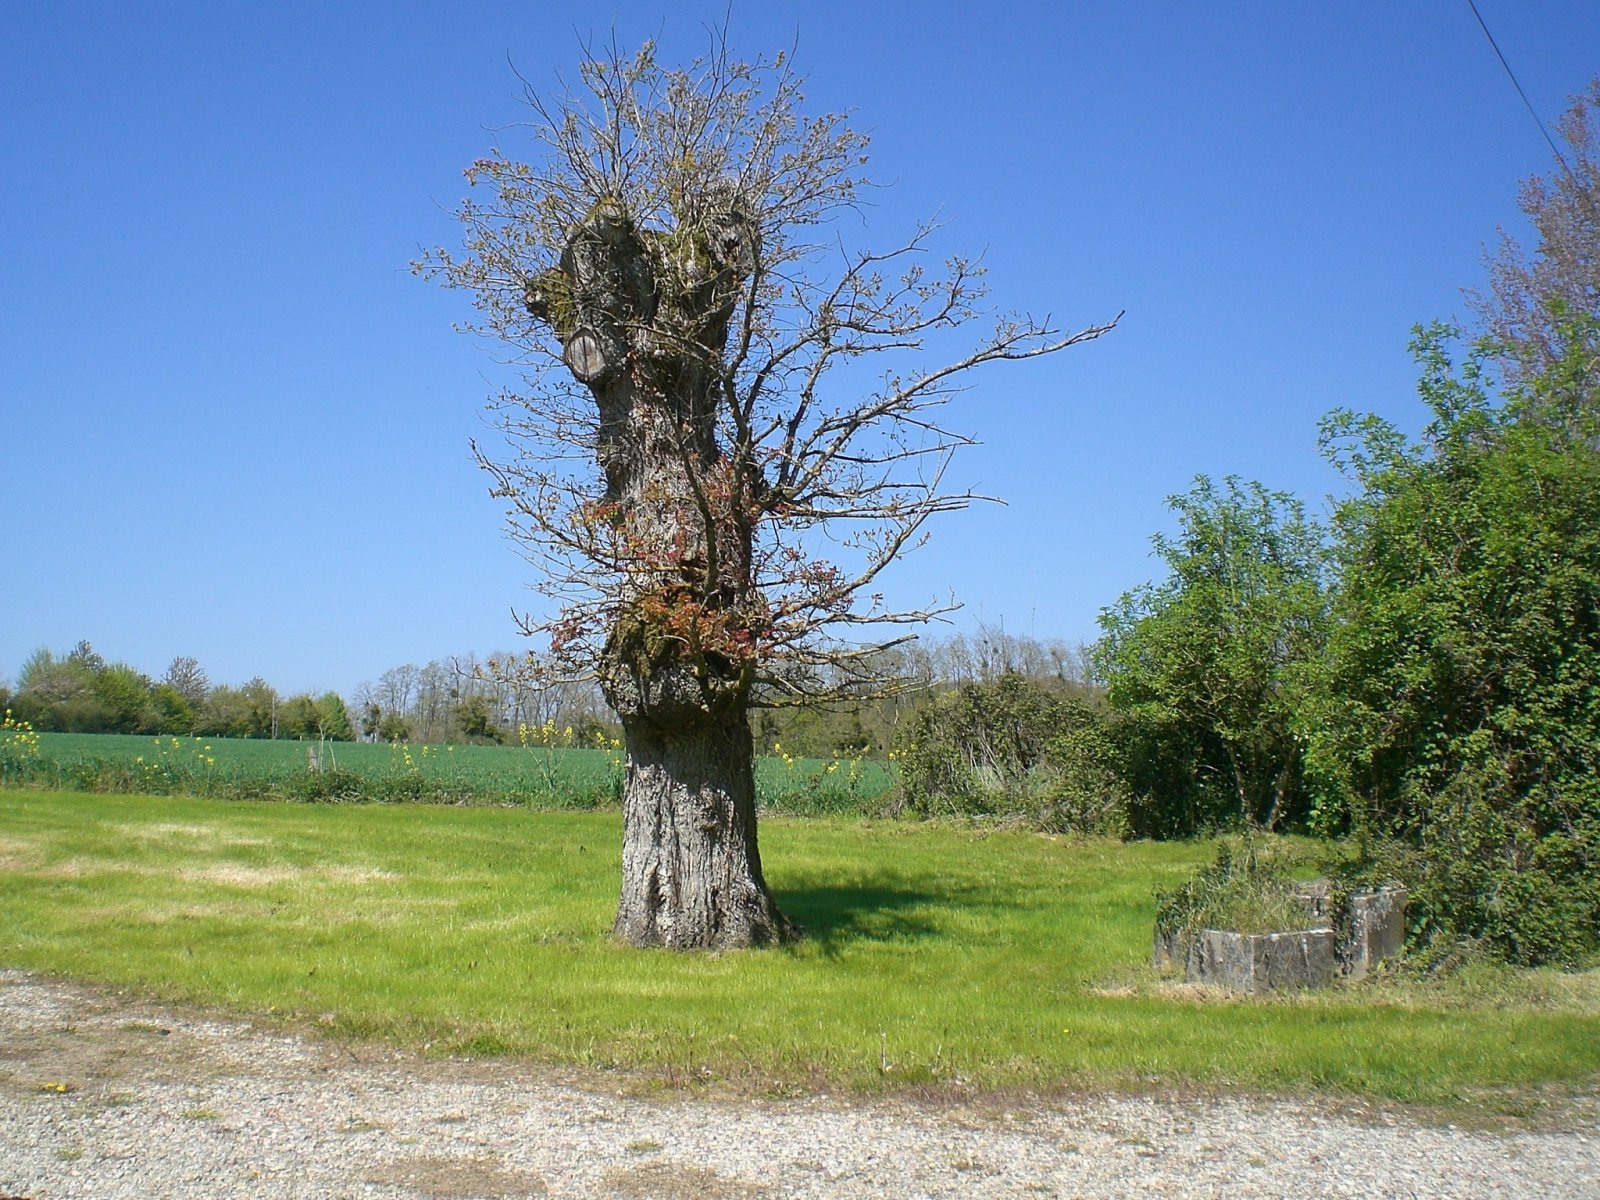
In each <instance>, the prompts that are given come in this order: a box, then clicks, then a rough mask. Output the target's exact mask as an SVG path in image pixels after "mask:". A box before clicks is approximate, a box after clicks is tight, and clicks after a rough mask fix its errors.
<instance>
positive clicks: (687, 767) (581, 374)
mask: <svg viewBox="0 0 1600 1200" xmlns="http://www.w3.org/2000/svg"><path fill="white" fill-rule="evenodd" d="M753 236H754V235H753V233H752V232H751V231H750V230H749V229H748V228H747V227H746V226H745V225H744V224H743V223H742V221H741V219H740V217H739V214H738V211H737V209H736V207H732V206H730V207H728V208H727V209H725V210H724V211H721V212H719V213H712V214H710V215H709V216H702V223H701V224H699V225H697V226H690V227H688V228H682V229H680V230H679V231H678V232H677V233H675V234H673V235H671V236H667V235H663V234H659V233H650V232H645V231H641V230H639V229H638V228H637V227H636V226H635V225H634V223H633V222H632V220H631V219H630V217H629V215H628V214H627V213H626V212H625V211H623V210H622V208H621V207H620V206H619V205H617V204H615V203H613V202H609V201H608V202H603V203H601V204H598V205H596V206H595V208H594V210H593V211H592V212H591V213H590V214H589V216H588V218H587V219H586V220H585V221H584V222H583V223H582V224H581V225H580V226H579V227H578V228H577V229H576V230H574V231H573V234H572V237H571V240H570V241H569V242H568V245H567V248H566V252H565V253H564V254H563V255H562V258H561V265H560V268H559V269H558V270H556V271H553V272H549V273H547V274H546V275H545V276H543V277H541V278H539V279H536V280H534V281H532V282H531V284H530V286H529V289H528V297H527V301H528V307H529V309H530V310H531V311H533V312H534V313H535V314H536V315H539V316H541V317H542V318H543V319H546V320H548V321H550V323H551V324H552V325H553V327H554V328H555V329H556V331H557V332H558V333H559V334H560V335H561V336H562V339H563V344H564V349H565V354H564V357H565V361H566V363H567V366H568V367H569V368H570V369H571V371H572V373H573V375H574V377H575V378H577V379H578V380H579V381H580V382H581V383H583V384H584V385H585V386H587V387H588V389H589V391H590V392H591V393H592V394H593V396H594V398H595V403H596V407H597V409H598V414H599V424H598V439H597V442H596V446H595V451H596V455H597V457H598V459H599V463H600V466H601V468H602V470H603V471H604V472H605V477H606V496H605V501H606V512H607V515H606V518H605V519H606V520H609V521H611V522H613V523H614V526H613V527H614V528H615V529H617V530H618V531H619V536H620V538H621V543H622V545H623V547H624V548H623V551H622V555H623V561H624V564H625V565H624V566H623V568H622V569H623V570H624V572H625V576H626V579H625V584H624V587H623V590H622V593H621V594H620V595H619V597H618V603H617V606H616V609H615V618H614V624H613V627H612V629H611V631H610V634H609V636H608V638H607V641H606V645H605V650H604V653H603V655H602V659H601V662H600V664H599V676H600V682H601V686H602V688H603V689H604V691H605V694H606V699H607V701H608V702H609V703H610V704H611V706H612V707H613V708H614V709H615V710H616V711H617V715H618V716H619V717H620V718H621V719H622V726H623V731H624V735H625V746H626V750H627V758H628V766H627V777H626V782H625V785H624V788H623V802H622V803H623V827H624V828H623V853H622V896H621V902H620V904H619V906H618V910H617V920H616V926H615V930H616V933H617V936H619V937H620V938H622V939H623V940H625V941H627V942H629V943H631V944H633V945H636V946H670V947H675V948H689V947H716V948H725V947H732V946H750V945H760V944H763V943H767V942H772V941H776V940H779V939H780V938H782V937H783V936H785V935H786V934H787V933H788V932H789V926H788V924H787V922H785V920H784V919H783V917H782V915H781V914H780V913H779V912H778V908H777V905H776V904H775V903H774V902H773V899H772V894H771V892H770V891H769V890H768V889H767V885H766V882H765V880H764V879H763V878H762V875H761V855H760V852H759V851H758V850H757V848H756V809H755V784H754V763H753V747H752V744H751V738H750V730H749V706H748V701H749V692H750V686H751V682H752V680H753V678H754V676H753V671H752V669H751V664H750V663H749V662H748V661H742V660H741V657H740V653H739V647H740V646H741V645H744V644H745V643H743V642H739V641H738V640H737V637H736V635H743V634H745V633H747V632H748V628H749V626H748V622H747V620H746V615H747V614H748V613H749V612H751V611H757V612H759V611H760V603H761V602H760V597H759V593H758V592H756V590H755V588H754V585H753V583H752V580H751V570H750V563H751V554H752V541H753V532H752V527H751V524H750V517H749V505H748V503H747V499H746V498H747V496H748V492H749V489H750V488H751V487H752V486H753V484H752V478H753V477H752V476H750V474H749V473H748V472H747V471H746V470H744V469H743V467H742V466H741V467H740V468H738V469H734V468H729V466H728V464H727V463H726V461H725V459H724V458H723V452H722V448H721V446H719V445H718V442H717V424H716V414H717V408H718V404H719V402H720V400H721V392H720V390H719V389H720V386H721V383H722V360H721V355H722V353H723V349H724V346H725V344H726V342H727V335H728V320H729V316H730V314H731V312H732V310H733V303H734V299H735V297H736V296H737V295H738V290H739V285H740V282H741V280H742V279H743V278H744V277H745V276H746V275H747V274H748V271H749V270H750V269H751V266H750V265H751V263H752V262H753V251H752V248H751V246H750V245H749V244H748V240H749V239H750V238H752V237H753Z"/></svg>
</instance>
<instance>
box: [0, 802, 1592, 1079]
mask: <svg viewBox="0 0 1600 1200" xmlns="http://www.w3.org/2000/svg"><path fill="white" fill-rule="evenodd" d="M619 838H620V820H619V818H618V817H617V816H616V815H615V814H614V813H560V812H528V811H521V810H505V809H487V808H423V807H380V806H371V805H342V806H308V805H284V804H273V803H255V802H242V801H232V802H221V801H213V800H203V799H192V798H189V799H186V798H152V797H139V796H100V795H95V796H89V795H76V794H68V793H31V792H20V791H0V914H3V919H0V964H4V965H6V966H10V967H18V968H23V969H27V970H33V971H40V972H46V973H50V974H56V975H61V976H66V977H71V978H77V979H83V980H91V981H100V982H106V983H112V984H117V985H125V986H128V987H132V988H136V989H138V990H139V991H141V992H143V993H145V994H148V995H151V996H154V997H157V998H161V999H164V1000H169V1001H178V1002H194V1003H199V1004H203V1005H208V1006H217V1007H221V1008H226V1009H229V1010H234V1011H238V1012H241V1013H248V1014H275V1015H278V1016H282V1017H286V1018H295V1019H303V1020H305V1021H309V1022H312V1023H317V1024H320V1025H322V1026H324V1027H327V1028H329V1029H331V1030H333V1031H336V1032H341V1033H344V1034H347V1035H354V1036H359V1037H364V1038H380V1039H388V1040H392V1041H394V1042H397V1043H400V1044H403V1045H406V1046H410V1047H414V1048H428V1049H430V1050H432V1051H434V1052H440V1053H471V1054H510V1055H519V1056H526V1057H529V1058H532V1059H535V1060H540V1061H545V1062H551V1063H563V1064H584V1065H593V1066H602V1067H620V1068H626V1069H635V1070H642V1071H644V1072H646V1074H647V1075H649V1076H650V1077H655V1078H666V1079H676V1080H697V1079H714V1080H720V1081H729V1082H731V1083H733V1084H734V1085H736V1086H739V1087H753V1088H755V1089H758V1090H771V1091H784V1090H789V1089H794V1088H808V1087H814V1086H819V1085H825V1086H837V1087H846V1088H852V1089H866V1090H872V1089H877V1088H882V1087H885V1086H889V1087H893V1086H896V1085H900V1084H935V1085H938V1084H945V1083H960V1084H966V1085H970V1086H974V1087H980V1088H1003V1087H1015V1086H1021V1087H1027V1088H1045V1089H1053V1088H1062V1087H1065V1088H1074V1087H1103V1086H1112V1087H1119V1088H1143V1087H1149V1086H1188V1085H1199V1086H1204V1087H1229V1088H1233V1087H1242V1088H1249V1089H1262V1090H1269V1091H1271V1090H1281V1089H1291V1090H1295V1089H1305V1088H1334V1089H1341V1090H1345V1091H1349V1092H1354V1093H1361V1094H1366V1095H1372V1096H1379V1097H1386V1098H1396V1099H1405V1100H1419V1101H1427V1102H1432V1103H1463V1102H1464V1103H1478V1102H1481V1097H1482V1096H1484V1095H1485V1094H1492V1095H1496V1096H1500V1097H1506V1096H1521V1097H1526V1096H1528V1095H1532V1094H1534V1093H1535V1092H1536V1091H1537V1090H1538V1089H1539V1088H1541V1087H1543V1086H1545V1085H1552V1084H1554V1085H1558V1086H1561V1087H1565V1086H1578V1087H1584V1086H1590V1085H1591V1084H1592V1081H1593V1080H1594V1078H1595V1077H1596V1073H1597V1072H1600V1002H1597V1001H1600V992H1597V989H1596V986H1595V977H1594V976H1593V975H1592V974H1591V975H1588V976H1577V977H1572V976H1565V977H1563V976H1555V975H1543V974H1541V975H1518V976H1510V975H1505V974H1497V975H1495V976H1494V977H1493V979H1492V981H1491V982H1490V984H1489V985H1486V986H1485V985H1479V986H1464V985H1463V986H1452V987H1443V988H1434V987H1422V986H1419V985H1404V984H1380V985H1378V986H1367V985H1362V986H1357V987H1347V988H1340V989H1335V990H1333V991H1330V992H1326V993H1318V994H1307V995H1303V996H1299V997H1294V998H1289V999H1268V1000H1240V999H1229V998H1225V997H1221V996H1217V995H1207V994H1202V993H1199V992H1196V991H1194V990H1193V989H1187V988H1184V987H1183V986H1181V985H1175V984H1172V983H1170V982H1163V981H1161V980H1159V979H1157V977H1156V976H1155V975H1154V974H1153V972H1152V971H1151V970H1150V968H1149V967H1148V965H1147V964H1148V956H1149V947H1150V936H1151V922H1152V919H1153V915H1154V902H1153V898H1152V889H1153V888H1154V887H1155V886H1171V885H1172V884H1174V883H1176V882H1177V881H1179V880H1180V879H1181V878H1183V877H1185V876H1186V875H1187V874H1188V873H1189V872H1190V871H1191V870H1192V869H1193V868H1194V867H1195V866H1197V865H1199V864H1201V863H1203V862H1206V861H1209V860H1210V858H1211V848H1210V847H1209V846H1207V845H1202V844H1187V845H1172V844H1167V845H1161V844H1150V843H1133V844H1121V843H1115V842H1108V841H1089V842H1080V841H1073V840H1068V839H1060V840H1054V839H1050V838H1046V837H1040V836H1037V835H1033V834H1027V833H1000V832H993V833H989V834H987V835H982V834H978V833H975V832H973V831H971V830H968V829H959V828H950V827H937V826H926V825H910V824H901V823H894V822H873V823H867V822H862V821H859V820H857V821H847V820H835V819H794V818H784V819H774V820H769V821H766V822H764V824H763V826H762V848H763V856H764V859H765V862H766V867H767V874H768V877H769V880H770V881H771V883H772V885H773V887H774V889H775V890H776V892H777V893H778V896H779V900H780V903H781V904H782V905H783V907H784V908H785V909H786V910H787V911H788V912H789V913H790V914H792V915H793V916H794V917H795V918H796V919H797V920H798V921H799V922H800V923H801V924H802V925H804V926H805V928H806V931H807V937H806V939H805V940H804V941H802V942H800V943H798V944H796V945H794V946H790V947H785V948H781V949H776V950H765V951H749V952H737V953H724V954H716V955H711V954H673V953H667V952H659V951H640V950H633V949H629V948H626V947H622V946H619V945H616V944H614V943H613V942H612V941H611V940H610V939H609V937H608V927H609V923H610V919H611V915H612V909H613V905H614V903H615V893H616V888H617V879H618V851H617V847H618V842H619ZM1496 1102H1502V1103H1503V1102H1504V1101H1496ZM1519 1103H1520V1101H1519Z"/></svg>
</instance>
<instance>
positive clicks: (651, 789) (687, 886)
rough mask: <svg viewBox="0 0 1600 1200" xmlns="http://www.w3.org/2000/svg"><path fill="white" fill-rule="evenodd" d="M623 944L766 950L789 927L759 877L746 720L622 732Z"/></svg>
mask: <svg viewBox="0 0 1600 1200" xmlns="http://www.w3.org/2000/svg"><path fill="white" fill-rule="evenodd" d="M624 729H625V731H626V733H627V746H628V775H627V784H626V787H625V789H624V792H623V801H622V804H623V837H622V898H621V902H620V903H619V904H618V906H617V921H616V926H615V932H616V935H617V936H618V937H619V938H621V939H622V940H623V941H626V942H628V943H630V944H632V945H635V946H667V947H671V948H673V949H689V948H696V947H705V948H711V949H721V948H725V947H733V946H758V945H763V944H766V943H768V942H774V941H779V940H781V939H782V938H784V937H786V936H787V935H788V934H789V932H790V929H789V926H788V923H787V922H786V921H785V920H784V918H783V916H782V915H781V914H780V913H779V912H778V908H777V905H776V904H774V903H773V900H772V893H771V892H770V891H769V890H768V889H767V884H766V881H765V880H764V879H763V878H762V875H761V852H760V850H759V849H758V848H757V846H756V801H755V775H754V771H753V770H752V746H751V740H750V729H749V725H748V723H747V722H746V720H745V719H744V713H743V711H742V706H741V710H740V711H739V712H737V713H731V712H730V713H728V714H726V716H725V717H724V718H723V719H720V720H717V721H707V722H700V723H696V724H693V725H690V726H687V727H683V728H677V729H660V728H657V727H655V726H653V725H651V724H650V723H649V722H648V721H642V720H637V719H636V720H630V721H625V722H624Z"/></svg>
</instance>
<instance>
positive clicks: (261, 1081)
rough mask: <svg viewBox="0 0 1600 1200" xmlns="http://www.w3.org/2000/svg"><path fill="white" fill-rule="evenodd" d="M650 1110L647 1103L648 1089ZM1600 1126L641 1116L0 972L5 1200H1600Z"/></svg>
mask: <svg viewBox="0 0 1600 1200" xmlns="http://www.w3.org/2000/svg"><path fill="white" fill-rule="evenodd" d="M636 1090H637V1089H635V1091H636ZM1597 1118H1600V1104H1597V1103H1596V1102H1595V1101H1594V1100H1593V1099H1591V1100H1588V1101H1585V1102H1583V1103H1581V1104H1579V1105H1578V1106H1576V1107H1574V1108H1571V1109H1569V1110H1568V1111H1566V1112H1565V1113H1564V1115H1563V1116H1562V1118H1561V1119H1560V1121H1559V1122H1558V1123H1556V1124H1552V1125H1550V1126H1549V1127H1546V1128H1540V1129H1527V1128H1520V1129H1511V1128H1507V1129H1491V1128H1478V1127H1473V1128H1456V1127H1455V1126H1452V1125H1447V1124H1438V1123H1424V1122H1419V1121H1418V1120H1416V1119H1415V1118H1414V1117H1412V1116H1408V1115H1405V1114H1401V1113H1398V1112H1395V1111H1392V1110H1384V1109H1380V1108H1373V1107H1367V1106H1361V1105H1352V1104H1350V1103H1347V1102H1346V1103H1336V1102H1332V1101H1324V1100H1304V1099H1293V1100H1274V1099H1267V1098H1226V1099H1216V1098H1197V1097H1150V1096H1115V1095H1113V1096H1095V1097H1087V1098H1076V1099H1067V1100H1061V1099H1051V1100H1047V1101H1045V1100H1028V1101H1026V1102H1022V1101H1011V1102H1009V1103H1007V1102H1003V1101H998V1100H994V1099H989V1100H985V1101H982V1102H976V1101H975V1102H972V1103H943V1104H939V1105H918V1104H913V1103H909V1102H906V1101H901V1100H896V1101H852V1100H849V1099H841V1098H838V1097H831V1096H821V1097H813V1098H808V1099H804V1100H783V1101H774V1100H755V1101H747V1100H740V1101H718V1100H706V1099H703V1098H680V1097H677V1096H671V1097H669V1098H665V1099H662V1098H659V1097H651V1098H640V1097H639V1096H638V1095H636V1094H634V1095H630V1094H629V1089H628V1088H627V1086H626V1081H621V1082H619V1081H617V1080H615V1079H613V1078H612V1077H609V1076H598V1077H597V1076H581V1075H573V1074H566V1073H561V1072H554V1071H549V1070H544V1069H538V1068H529V1067H526V1066H523V1065H521V1064H516V1063H505V1062H498V1063H497V1062H489V1063H482V1062H477V1063H455V1062H436V1061H428V1060H423V1059H418V1058H415V1057H412V1056H409V1055H401V1054H397V1053H395V1052H394V1051H390V1050H385V1049H382V1048H374V1047H371V1046H360V1047H349V1046H345V1045H342V1044H337V1043H332V1042H324V1041H321V1040H318V1039H315V1038H311V1039H305V1038H300V1037H296V1036H289V1035H285V1034H282V1033H277V1032H269V1031H264V1030H261V1029H258V1028H255V1027H252V1026H250V1025H247V1024H243V1023H239V1022H233V1021H219V1020H213V1019H208V1018H205V1017H200V1016H196V1015H193V1014H185V1013H181V1012H175V1011H172V1010H168V1009H161V1008H156V1007H152V1006H149V1005H143V1004H138V1003H133V1002H130V1001H127V1000H126V999H123V998H118V997H115V996H111V995H106V994H102V993H98V992H94V991H90V990H86V989H81V988H76V987H69V986H65V985H62V984H58V983H54V982H49V981H44V980H40V979H35V978H33V977H30V976H27V975H22V974H19V973H16V972H4V971H0V1197H3V1198H7V1200H9V1198H12V1197H26V1198H27V1200H67V1198H69V1197H86V1198H87V1197H93V1198H94V1200H116V1198H119V1197H128V1198H133V1197H137V1198H139V1200H146V1198H148V1197H157V1196H161V1197H172V1198H174V1200H180V1198H183V1200H187V1198H195V1200H201V1198H204V1200H215V1198H220V1197H251V1198H252V1200H280V1198H287V1197H305V1198H306V1200H311V1198H317V1200H322V1198H325V1197H396V1198H398V1197H427V1198H432V1200H445V1198H449V1200H469V1198H478V1197H483V1198H491V1197H492V1198H497V1200H498V1198H509V1197H525V1196H551V1197H638V1198H644V1197H663V1198H684V1200H689V1198H692V1200H732V1198H735V1197H770V1198H772V1200H778V1198H780V1197H834V1196H838V1197H862V1196H884V1197H895V1198H910V1197H933V1196H938V1197H1045V1196H1060V1197H1070V1196H1084V1197H1095V1198H1099V1197H1140V1198H1144V1197H1150V1196H1200V1197H1206V1196H1214V1197H1230V1198H1231V1197H1244V1196H1284V1197H1290V1196H1292V1197H1311V1196H1373V1197H1379V1196H1382V1197H1391V1196H1394V1197H1401V1196H1403V1197H1430V1198H1431V1197H1448V1196H1461V1197H1468V1196H1471V1197H1478V1196H1527V1197H1562V1196H1573V1197H1587V1198H1590V1200H1593V1198H1594V1197H1597V1196H1600V1139H1597V1137H1596V1131H1597Z"/></svg>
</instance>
